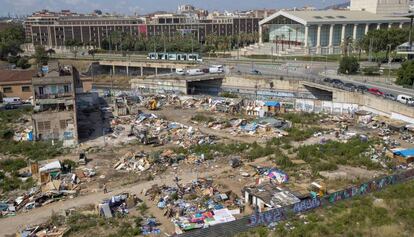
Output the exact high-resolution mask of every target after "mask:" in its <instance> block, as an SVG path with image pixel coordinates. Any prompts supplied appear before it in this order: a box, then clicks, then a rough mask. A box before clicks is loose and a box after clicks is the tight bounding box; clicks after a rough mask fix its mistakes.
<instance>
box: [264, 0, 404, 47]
mask: <svg viewBox="0 0 414 237" xmlns="http://www.w3.org/2000/svg"><path fill="white" fill-rule="evenodd" d="M408 2H409V1H408V0H352V1H351V10H349V11H348V10H323V11H279V12H276V13H274V14H273V15H271V16H269V17H267V18H265V19H263V20H262V21H260V22H259V25H260V28H259V35H260V40H261V42H262V43H263V41H262V32H263V27H267V29H268V32H269V42H271V43H273V42H279V43H280V42H283V43H284V44H285V45H289V47H290V46H292V47H293V46H294V47H296V48H301V49H303V50H304V52H306V53H316V54H332V53H340V51H341V44H342V42H343V41H344V39H347V38H351V39H353V40H358V39H361V38H363V36H364V35H365V34H367V33H368V31H370V30H374V29H386V28H391V27H393V28H402V27H408V26H409V23H410V20H409V19H408V18H405V17H401V16H398V14H402V13H407V12H408V9H409V5H408ZM369 3H372V4H369ZM390 4H391V5H393V7H392V8H391V7H389V6H390ZM356 9H358V10H356ZM391 12H392V14H391ZM394 12H395V13H396V14H394Z"/></svg>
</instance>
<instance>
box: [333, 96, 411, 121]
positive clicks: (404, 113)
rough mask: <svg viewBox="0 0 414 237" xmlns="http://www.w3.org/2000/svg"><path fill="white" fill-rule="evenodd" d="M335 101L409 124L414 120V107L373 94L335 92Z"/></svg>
mask: <svg viewBox="0 0 414 237" xmlns="http://www.w3.org/2000/svg"><path fill="white" fill-rule="evenodd" d="M333 101H334V102H342V103H353V104H359V105H360V106H361V109H365V110H368V111H370V112H373V113H377V114H381V115H385V116H387V117H394V118H399V119H402V120H403V121H406V122H408V123H410V122H412V119H414V107H412V106H407V105H405V104H401V103H399V102H396V101H391V100H385V99H384V98H382V97H379V96H374V95H371V94H361V93H355V92H346V91H334V92H333ZM410 118H411V119H410Z"/></svg>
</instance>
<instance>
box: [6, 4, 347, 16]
mask: <svg viewBox="0 0 414 237" xmlns="http://www.w3.org/2000/svg"><path fill="white" fill-rule="evenodd" d="M346 1H347V0H0V4H1V7H0V16H7V15H8V14H11V15H16V14H17V15H27V14H31V13H32V12H34V11H38V10H41V9H48V10H54V11H58V10H61V9H69V10H71V11H74V12H80V13H88V12H92V11H93V10H95V9H100V10H102V11H103V12H111V13H113V12H116V13H122V14H129V15H132V14H134V13H138V14H144V13H149V12H153V11H159V10H163V11H175V10H176V9H177V6H178V5H180V4H192V5H194V6H195V7H199V8H204V9H207V10H219V11H224V10H232V11H233V10H246V9H264V8H268V9H269V8H288V7H302V6H306V5H312V6H315V7H318V8H321V7H325V6H328V5H332V4H336V3H343V2H346Z"/></svg>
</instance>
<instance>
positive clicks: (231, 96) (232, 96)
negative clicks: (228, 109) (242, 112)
mask: <svg viewBox="0 0 414 237" xmlns="http://www.w3.org/2000/svg"><path fill="white" fill-rule="evenodd" d="M220 96H221V97H224V98H239V96H238V95H237V94H235V93H231V92H228V91H225V92H222V93H220Z"/></svg>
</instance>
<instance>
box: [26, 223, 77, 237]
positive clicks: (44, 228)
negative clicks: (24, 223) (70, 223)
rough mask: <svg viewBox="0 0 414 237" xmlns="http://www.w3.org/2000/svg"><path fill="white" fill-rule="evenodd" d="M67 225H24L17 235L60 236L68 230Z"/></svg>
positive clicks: (34, 236) (33, 236)
mask: <svg viewBox="0 0 414 237" xmlns="http://www.w3.org/2000/svg"><path fill="white" fill-rule="evenodd" d="M69 229H70V228H69V227H56V226H54V225H52V224H51V223H44V224H41V225H36V226H31V227H26V228H25V229H23V230H22V231H20V233H18V236H22V237H62V236H64V235H65V234H66V233H67V232H68V231H69Z"/></svg>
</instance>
